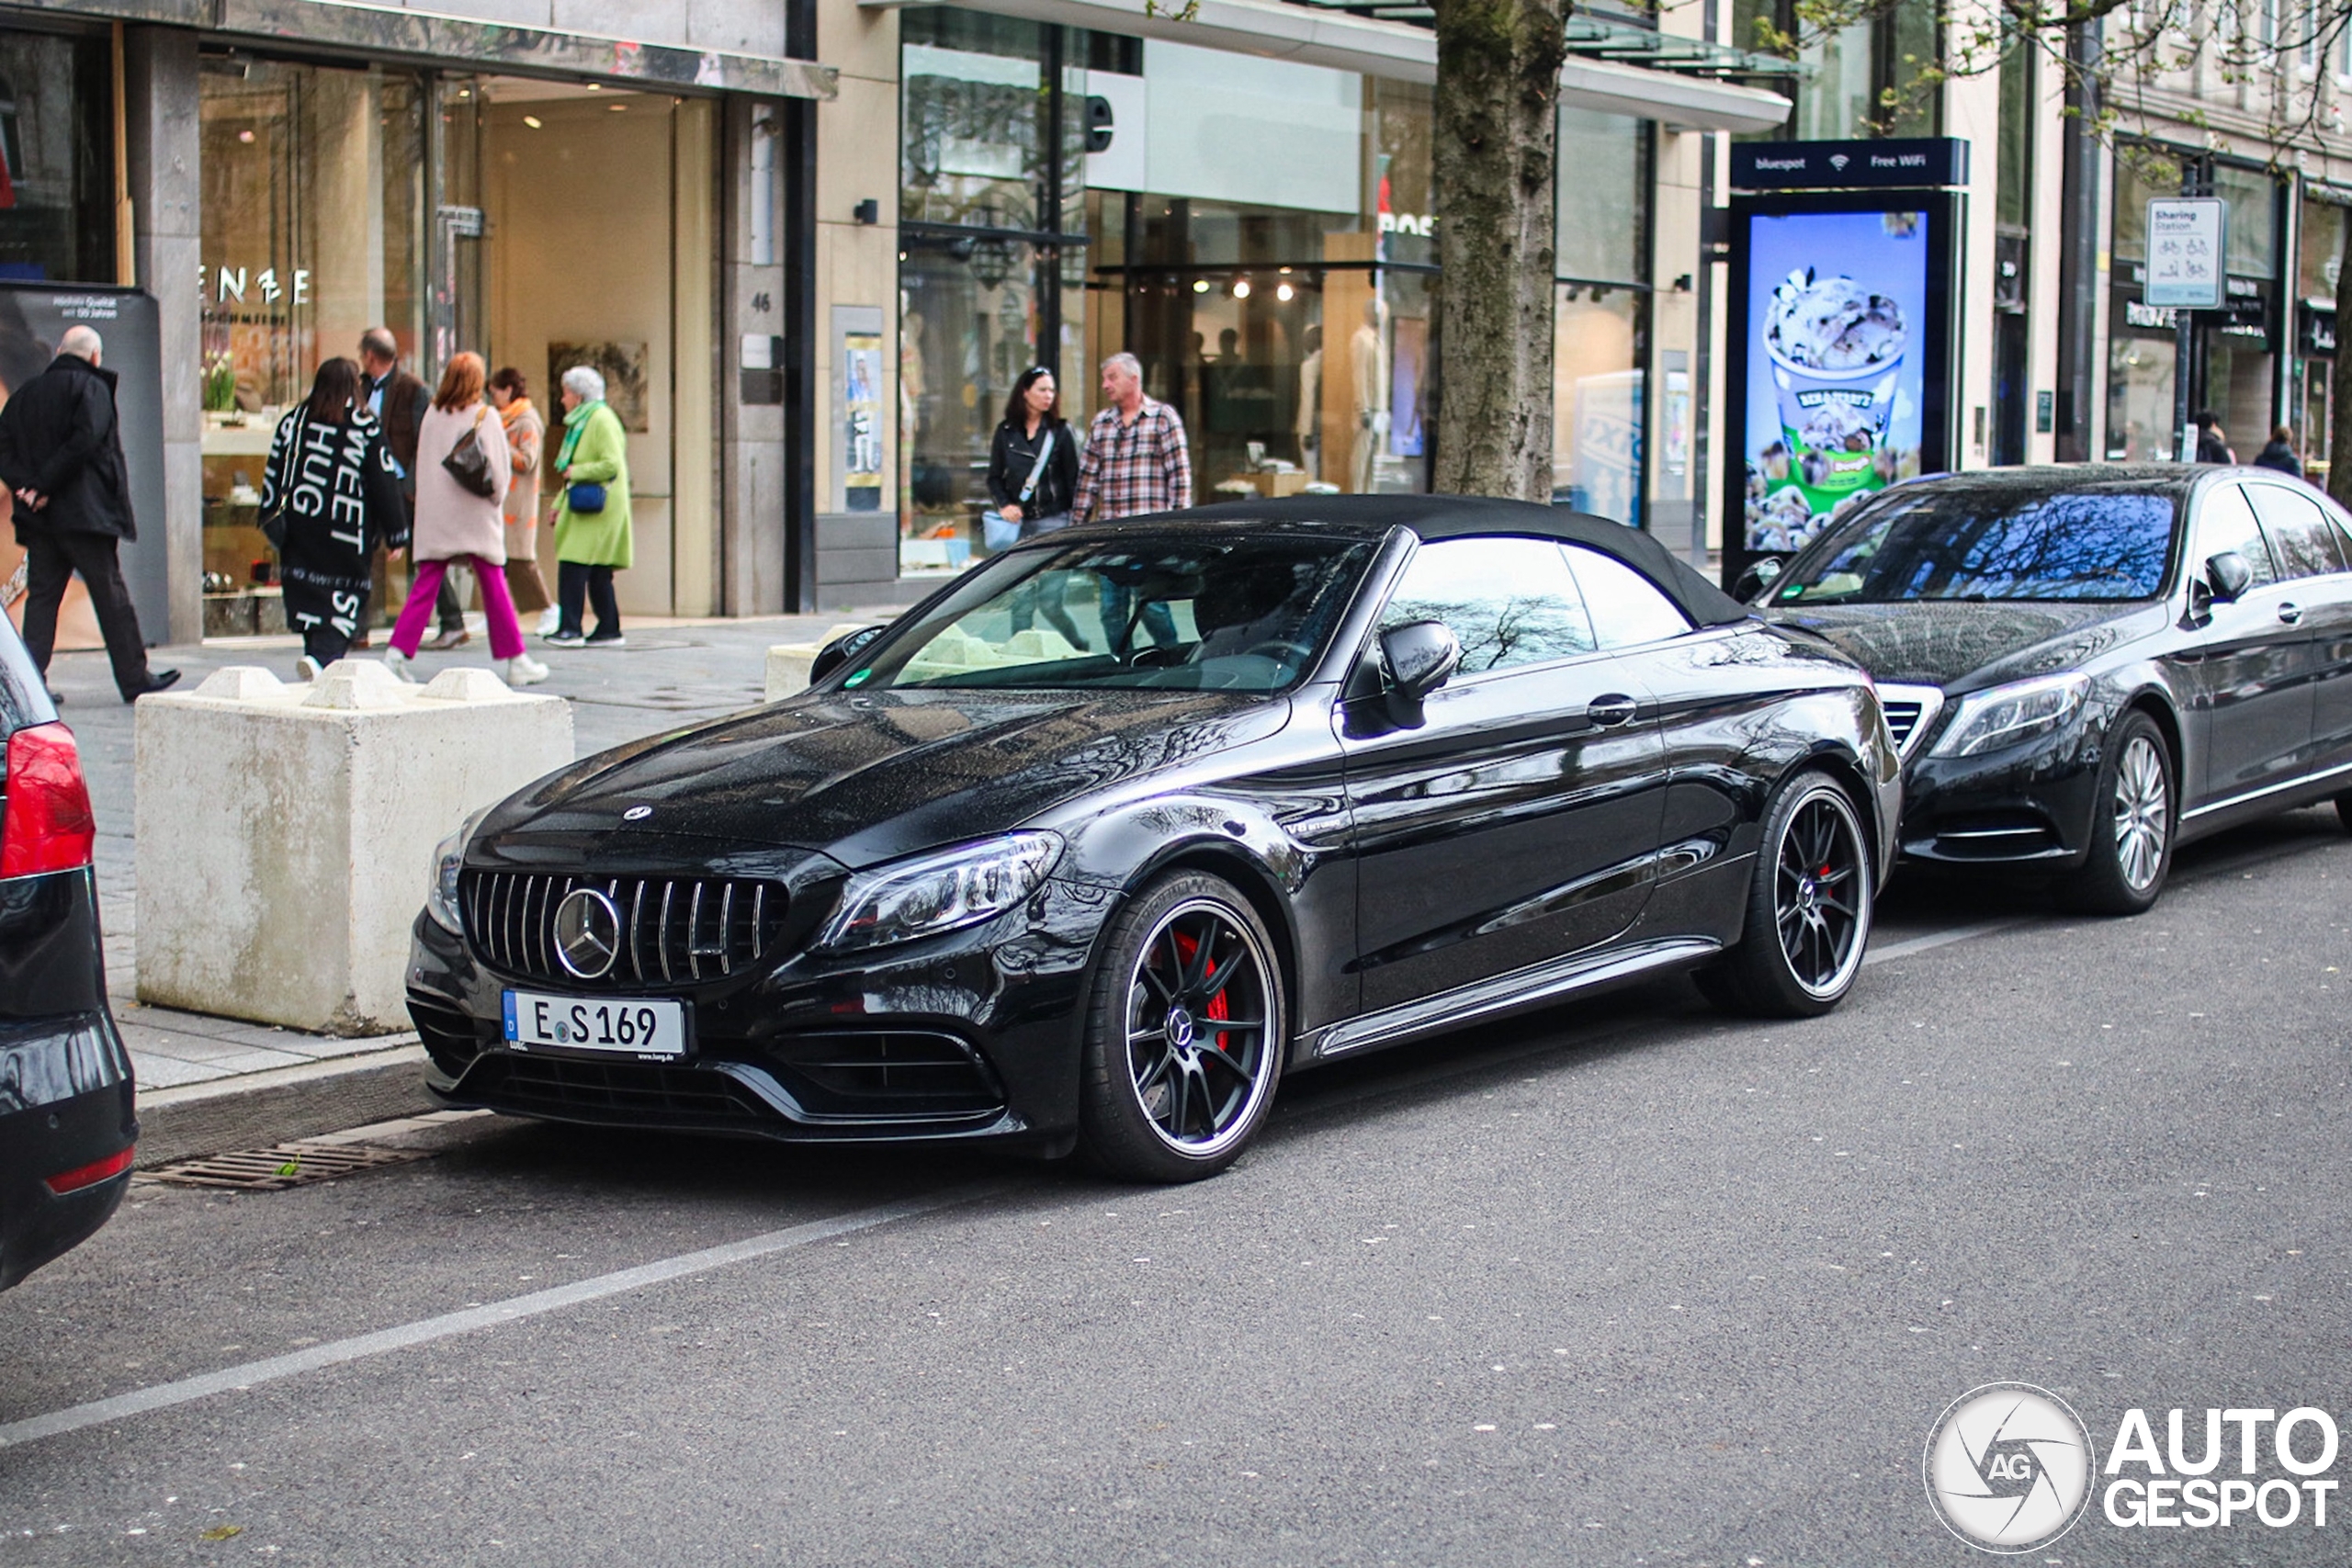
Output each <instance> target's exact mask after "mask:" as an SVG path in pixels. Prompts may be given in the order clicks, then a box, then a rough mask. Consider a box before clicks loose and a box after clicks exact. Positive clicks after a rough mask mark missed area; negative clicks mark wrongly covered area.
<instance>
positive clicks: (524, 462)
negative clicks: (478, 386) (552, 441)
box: [490, 365, 555, 637]
mask: <svg viewBox="0 0 2352 1568" xmlns="http://www.w3.org/2000/svg"><path fill="white" fill-rule="evenodd" d="M490 400H491V401H492V402H493V403H495V404H496V405H497V406H498V417H499V421H500V423H503V424H504V425H505V427H506V449H507V451H508V452H510V453H511V454H513V457H512V458H511V461H512V462H513V463H514V466H515V482H514V484H513V485H511V486H510V487H508V489H507V491H506V506H505V509H504V510H505V524H506V591H507V592H508V593H510V594H512V595H513V596H514V599H515V611H516V613H517V614H520V615H530V614H531V613H533V612H534V611H547V610H549V609H551V608H552V607H553V605H554V604H555V600H554V599H553V598H551V597H550V596H549V595H548V585H547V581H546V580H545V579H544V578H542V577H540V575H539V563H538V559H537V557H538V550H539V454H540V450H541V448H542V446H543V445H544V443H545V441H546V439H547V428H548V426H547V421H546V420H544V419H542V418H540V417H539V411H538V410H537V409H535V408H533V407H532V406H531V384H530V382H529V381H527V380H526V379H525V378H524V376H523V373H522V372H521V371H520V370H517V369H515V367H513V366H512V365H508V366H503V367H500V368H499V369H498V370H497V371H495V372H493V373H492V376H491V378H490ZM539 635H540V636H542V637H544V636H546V635H547V628H546V627H544V626H543V627H541V628H540V631H539Z"/></svg>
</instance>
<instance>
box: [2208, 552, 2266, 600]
mask: <svg viewBox="0 0 2352 1568" xmlns="http://www.w3.org/2000/svg"><path fill="white" fill-rule="evenodd" d="M2205 578H2206V581H2209V582H2211V584H2212V585H2213V597H2214V598H2215V599H2216V600H2219V601H2220V602H2221V603H2222V604H2230V603H2232V602H2233V601H2234V600H2235V599H2237V598H2238V596H2239V595H2241V594H2243V593H2244V592H2245V591H2246V590H2247V589H2248V588H2249V587H2251V586H2253V583H2254V568H2252V567H2250V566H2248V565H2246V564H2245V557H2244V556H2242V555H2240V554H2238V553H2237V551H2235V550H2223V551H2222V553H2221V554H2220V555H2217V556H2209V557H2207V558H2206V560H2205Z"/></svg>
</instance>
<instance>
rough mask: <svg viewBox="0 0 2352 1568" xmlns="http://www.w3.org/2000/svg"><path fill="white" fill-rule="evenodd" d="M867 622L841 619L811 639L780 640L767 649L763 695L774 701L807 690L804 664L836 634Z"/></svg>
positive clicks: (849, 630) (814, 657)
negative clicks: (808, 640)
mask: <svg viewBox="0 0 2352 1568" xmlns="http://www.w3.org/2000/svg"><path fill="white" fill-rule="evenodd" d="M873 624H874V623H873V622H871V621H843V622H842V624H841V625H839V626H834V627H833V628H832V629H831V630H830V631H828V632H826V633H825V635H824V636H823V637H819V638H818V639H817V640H816V641H814V642H780V643H776V644H775V645H774V646H772V647H771V648H769V649H768V682H767V698H766V700H767V701H769V702H772V703H773V702H776V701H779V700H780V699H782V698H785V697H788V696H790V695H792V694H794V693H795V692H805V691H807V690H808V689H809V665H810V664H812V663H814V662H815V661H816V659H817V655H818V653H819V652H820V651H821V650H822V649H823V648H824V646H825V645H826V644H827V643H829V642H831V641H832V640H833V639H834V638H835V637H847V636H848V635H849V634H850V633H852V632H854V631H856V630H859V629H860V628H861V627H865V626H872V625H873Z"/></svg>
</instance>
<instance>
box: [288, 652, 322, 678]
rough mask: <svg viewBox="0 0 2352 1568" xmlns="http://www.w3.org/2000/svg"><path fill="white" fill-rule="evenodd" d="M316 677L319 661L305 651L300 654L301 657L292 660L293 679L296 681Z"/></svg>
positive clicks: (317, 675) (317, 676)
mask: <svg viewBox="0 0 2352 1568" xmlns="http://www.w3.org/2000/svg"><path fill="white" fill-rule="evenodd" d="M318 678H319V661H318V660H315V659H313V658H311V656H310V655H309V654H307V653H306V654H304V655H302V657H301V658H300V659H298V660H295V661H294V679H296V680H297V681H315V680H317V679H318Z"/></svg>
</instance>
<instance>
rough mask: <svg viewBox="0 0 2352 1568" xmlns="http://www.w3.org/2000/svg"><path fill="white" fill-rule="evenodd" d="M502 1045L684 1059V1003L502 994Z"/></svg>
mask: <svg viewBox="0 0 2352 1568" xmlns="http://www.w3.org/2000/svg"><path fill="white" fill-rule="evenodd" d="M506 1041H507V1043H508V1044H510V1045H514V1046H516V1047H518V1048H520V1049H522V1050H526V1051H539V1050H548V1051H606V1052H613V1053H616V1054H617V1055H625V1056H639V1057H653V1058H667V1057H672V1056H683V1055H685V1054H686V1010H685V1006H684V1003H681V1002H673V1001H664V1000H662V999H660V998H653V997H595V998H591V997H555V996H547V995H544V994H542V993H540V992H537V991H509V992H507V993H506Z"/></svg>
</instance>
